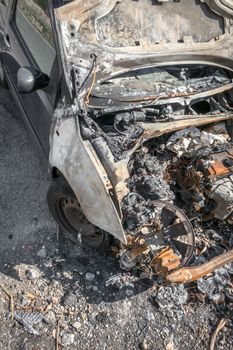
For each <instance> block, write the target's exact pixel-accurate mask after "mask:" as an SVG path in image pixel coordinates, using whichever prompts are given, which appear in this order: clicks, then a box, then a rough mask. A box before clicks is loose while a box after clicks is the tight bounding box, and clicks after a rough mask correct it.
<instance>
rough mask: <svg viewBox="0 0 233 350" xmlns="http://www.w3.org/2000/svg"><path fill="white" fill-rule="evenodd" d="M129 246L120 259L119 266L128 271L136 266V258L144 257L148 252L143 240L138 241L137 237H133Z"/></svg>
mask: <svg viewBox="0 0 233 350" xmlns="http://www.w3.org/2000/svg"><path fill="white" fill-rule="evenodd" d="M134 242H135V243H134ZM130 244H131V245H132V247H131V248H130V249H128V250H125V251H124V252H123V254H122V255H121V258H120V266H121V268H122V269H124V270H130V269H131V268H132V267H134V266H135V265H136V261H137V258H138V257H139V256H140V255H142V254H145V255H146V254H148V253H149V251H150V249H149V247H148V245H147V244H146V243H145V240H144V239H138V238H137V237H133V240H131V243H130Z"/></svg>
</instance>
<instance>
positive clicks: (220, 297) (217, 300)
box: [211, 293, 225, 305]
mask: <svg viewBox="0 0 233 350" xmlns="http://www.w3.org/2000/svg"><path fill="white" fill-rule="evenodd" d="M211 299H212V301H213V303H214V304H216V305H219V304H223V303H224V301H225V295H224V294H223V293H217V294H214V295H212V298H211Z"/></svg>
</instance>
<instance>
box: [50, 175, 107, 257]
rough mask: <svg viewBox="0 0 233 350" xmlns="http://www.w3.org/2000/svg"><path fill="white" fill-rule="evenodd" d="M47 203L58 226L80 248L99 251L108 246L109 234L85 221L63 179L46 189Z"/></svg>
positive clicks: (78, 205) (58, 179)
mask: <svg viewBox="0 0 233 350" xmlns="http://www.w3.org/2000/svg"><path fill="white" fill-rule="evenodd" d="M47 201H48V207H49V210H50V212H51V213H52V215H53V217H54V219H55V221H56V222H57V223H58V225H59V226H60V227H61V228H62V229H63V230H65V231H66V232H68V233H71V234H72V235H73V237H74V239H75V240H77V242H78V241H79V242H80V243H81V245H82V246H84V247H88V248H95V249H98V250H101V251H103V250H105V249H106V248H107V247H108V246H109V240H110V237H109V234H108V233H107V232H105V231H103V230H101V229H99V228H97V227H96V226H94V225H93V224H92V223H90V222H89V221H88V220H87V219H86V217H85V216H84V214H83V212H82V209H81V207H80V204H79V202H78V200H77V198H76V196H75V194H74V193H73V191H72V189H71V188H70V186H69V184H68V183H67V181H66V180H65V179H64V178H63V177H59V178H57V179H55V180H54V181H53V182H52V184H51V185H50V187H49V189H48V194H47Z"/></svg>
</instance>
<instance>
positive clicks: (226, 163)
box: [198, 148, 233, 178]
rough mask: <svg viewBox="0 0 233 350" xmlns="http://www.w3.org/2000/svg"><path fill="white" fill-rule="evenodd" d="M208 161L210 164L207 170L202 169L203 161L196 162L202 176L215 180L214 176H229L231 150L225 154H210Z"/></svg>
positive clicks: (232, 154) (232, 164)
mask: <svg viewBox="0 0 233 350" xmlns="http://www.w3.org/2000/svg"><path fill="white" fill-rule="evenodd" d="M209 160H210V161H211V164H210V166H209V167H208V168H207V169H206V168H205V167H204V163H205V161H204V160H200V161H199V162H198V166H199V167H200V170H201V171H202V173H203V174H204V175H206V176H208V177H210V178H215V177H216V176H224V175H227V174H230V173H232V171H233V148H231V149H229V150H227V151H225V152H221V153H215V154H212V155H210V156H209Z"/></svg>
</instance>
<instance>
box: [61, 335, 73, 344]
mask: <svg viewBox="0 0 233 350" xmlns="http://www.w3.org/2000/svg"><path fill="white" fill-rule="evenodd" d="M73 343H74V334H73V333H64V334H63V336H62V344H63V345H64V346H69V345H72V344H73Z"/></svg>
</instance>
